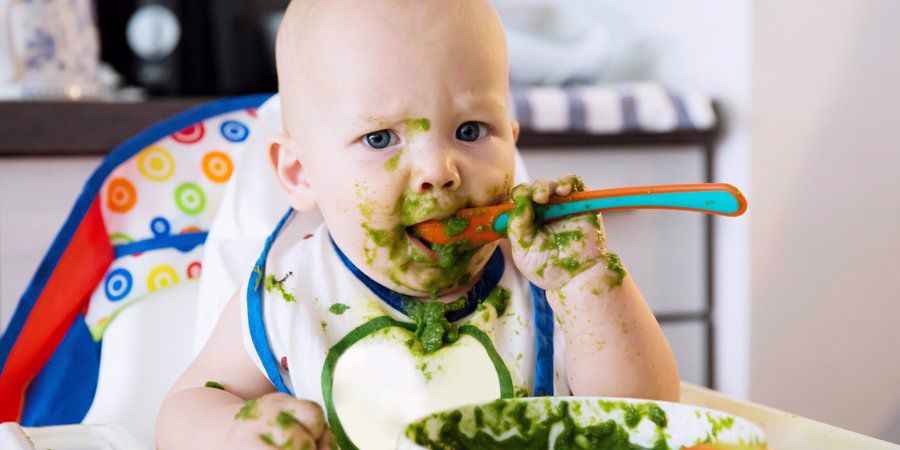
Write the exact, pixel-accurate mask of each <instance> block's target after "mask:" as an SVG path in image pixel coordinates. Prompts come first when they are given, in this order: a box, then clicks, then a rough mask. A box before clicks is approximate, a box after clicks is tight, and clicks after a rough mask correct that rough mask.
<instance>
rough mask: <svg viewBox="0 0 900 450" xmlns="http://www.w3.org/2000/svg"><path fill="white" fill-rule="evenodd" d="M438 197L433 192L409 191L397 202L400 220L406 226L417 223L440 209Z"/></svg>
mask: <svg viewBox="0 0 900 450" xmlns="http://www.w3.org/2000/svg"><path fill="white" fill-rule="evenodd" d="M438 206H439V204H438V199H437V197H435V196H434V195H431V194H417V193H415V192H407V193H406V194H404V195H403V198H401V199H400V202H398V203H397V207H396V209H397V212H398V213H399V214H400V222H401V223H403V225H404V226H410V225H415V224H417V223H419V222H421V221H423V220H424V219H425V218H426V217H428V216H430V215H432V214H434V213H435V212H436V211H437V210H438Z"/></svg>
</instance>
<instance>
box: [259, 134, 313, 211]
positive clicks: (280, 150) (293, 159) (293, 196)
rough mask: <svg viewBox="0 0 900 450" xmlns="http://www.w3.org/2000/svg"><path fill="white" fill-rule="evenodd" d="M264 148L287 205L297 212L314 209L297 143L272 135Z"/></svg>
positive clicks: (285, 137)
mask: <svg viewBox="0 0 900 450" xmlns="http://www.w3.org/2000/svg"><path fill="white" fill-rule="evenodd" d="M266 147H267V150H268V152H269V162H271V163H272V168H273V169H274V170H275V177H276V178H277V179H278V185H279V186H281V189H282V190H283V191H284V193H285V195H286V196H287V199H288V203H290V204H291V206H292V207H293V208H294V209H296V210H297V211H310V210H312V209H315V208H316V197H315V195H313V190H312V187H311V186H310V184H309V178H307V176H306V171H305V170H304V168H303V163H302V162H301V161H300V149H299V148H298V146H297V142H296V141H295V140H294V139H293V138H291V137H290V136H288V135H286V134H273V135H272V136H269V140H268V143H267V145H266Z"/></svg>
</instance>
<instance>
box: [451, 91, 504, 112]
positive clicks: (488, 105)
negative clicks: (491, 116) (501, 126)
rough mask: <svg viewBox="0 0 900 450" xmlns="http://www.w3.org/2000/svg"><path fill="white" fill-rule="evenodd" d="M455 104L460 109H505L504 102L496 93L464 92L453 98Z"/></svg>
mask: <svg viewBox="0 0 900 450" xmlns="http://www.w3.org/2000/svg"><path fill="white" fill-rule="evenodd" d="M453 103H454V104H455V106H456V107H457V108H459V109H460V110H467V109H498V110H499V109H505V108H506V102H505V101H504V99H501V98H500V97H498V96H496V95H491V94H480V93H474V92H466V93H464V94H461V95H457V96H456V98H455V99H454V102H453Z"/></svg>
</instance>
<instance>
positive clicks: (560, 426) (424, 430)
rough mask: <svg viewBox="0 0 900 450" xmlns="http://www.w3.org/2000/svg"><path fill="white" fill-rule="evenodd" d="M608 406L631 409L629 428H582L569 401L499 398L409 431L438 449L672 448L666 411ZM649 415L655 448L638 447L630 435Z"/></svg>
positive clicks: (604, 425)
mask: <svg viewBox="0 0 900 450" xmlns="http://www.w3.org/2000/svg"><path fill="white" fill-rule="evenodd" d="M608 403H610V405H607V406H608V407H613V406H615V407H618V408H626V407H627V408H628V410H627V411H625V413H626V417H628V419H626V420H627V421H628V423H627V424H626V425H625V426H623V425H620V424H618V423H616V421H615V420H607V421H605V422H601V423H599V424H596V425H588V426H582V425H579V423H578V421H577V420H576V418H577V417H578V416H580V411H575V409H576V408H575V407H573V408H572V410H570V408H569V403H568V402H559V403H558V404H556V405H555V406H554V405H552V404H551V403H550V401H549V400H546V401H545V402H544V403H543V405H541V404H539V403H538V404H535V403H531V404H528V403H522V402H514V401H509V400H496V401H494V402H492V403H489V404H487V405H485V406H479V407H475V408H473V409H472V410H471V411H472V413H471V414H468V413H467V414H465V415H464V414H463V413H462V412H461V411H458V410H457V411H451V412H447V413H440V414H437V415H436V416H435V417H436V418H437V421H438V423H439V424H441V425H440V427H439V428H437V429H436V430H435V429H434V428H432V429H431V430H429V428H428V427H427V424H428V421H430V420H434V419H427V420H425V421H420V422H417V423H414V424H413V425H410V426H409V427H408V428H407V429H406V437H407V438H409V439H411V440H413V441H414V442H415V443H416V444H418V445H420V446H423V447H427V448H430V449H435V450H443V449H447V450H449V449H461V448H465V449H470V450H481V449H501V450H504V449H510V450H511V449H525V450H538V449H540V450H544V449H548V448H552V449H555V450H574V449H601V450H603V449H608V450H650V449H653V450H668V449H669V446H668V444H667V443H666V438H665V433H664V430H665V426H666V418H665V411H663V410H662V408H660V407H659V406H656V405H654V404H652V403H648V404H641V405H638V406H632V405H630V404H625V403H622V405H616V403H621V402H608ZM645 405H646V406H645ZM576 406H579V405H578V404H576ZM604 409H605V408H604ZM645 417H646V418H648V419H649V420H651V421H652V422H653V423H654V424H656V426H657V438H656V442H655V443H654V445H653V447H650V448H647V447H643V446H640V445H637V444H633V443H632V442H631V440H630V436H629V433H628V431H627V429H628V428H634V426H637V424H638V423H640V422H641V420H642V419H643V418H645ZM632 424H633V425H632ZM626 427H628V428H626ZM551 430H552V433H551ZM434 431H437V433H435V432H434ZM551 437H552V439H551Z"/></svg>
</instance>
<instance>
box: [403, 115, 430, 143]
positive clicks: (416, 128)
mask: <svg viewBox="0 0 900 450" xmlns="http://www.w3.org/2000/svg"><path fill="white" fill-rule="evenodd" d="M403 124H404V125H406V137H407V139H409V138H412V137H413V136H415V135H417V134H421V133H425V132H427V131H428V130H430V129H431V121H430V120H428V119H426V118H424V117H422V118H418V119H406V120H405V121H404V122H403Z"/></svg>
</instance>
